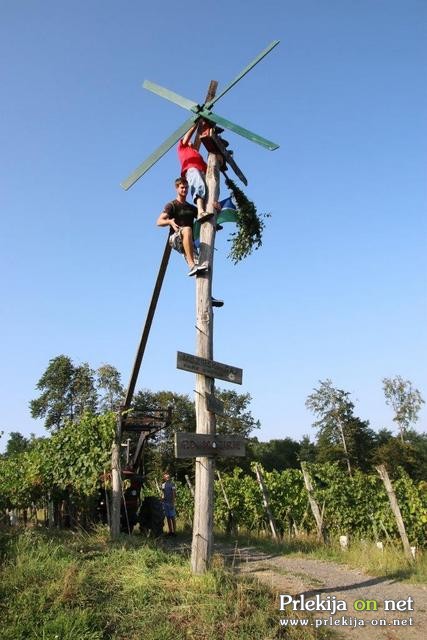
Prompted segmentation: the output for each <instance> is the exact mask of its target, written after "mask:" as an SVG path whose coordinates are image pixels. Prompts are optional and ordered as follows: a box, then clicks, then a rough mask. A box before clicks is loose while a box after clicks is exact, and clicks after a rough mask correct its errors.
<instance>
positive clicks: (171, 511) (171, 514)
mask: <svg viewBox="0 0 427 640" xmlns="http://www.w3.org/2000/svg"><path fill="white" fill-rule="evenodd" d="M163 511H164V512H165V516H166V518H176V511H175V507H174V506H173V504H169V503H168V502H164V503H163Z"/></svg>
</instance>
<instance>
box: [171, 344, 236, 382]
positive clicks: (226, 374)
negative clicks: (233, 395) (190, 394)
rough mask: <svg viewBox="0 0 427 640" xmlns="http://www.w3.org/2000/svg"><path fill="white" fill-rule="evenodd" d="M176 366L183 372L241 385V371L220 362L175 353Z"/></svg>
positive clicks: (188, 354) (179, 352) (180, 352)
mask: <svg viewBox="0 0 427 640" xmlns="http://www.w3.org/2000/svg"><path fill="white" fill-rule="evenodd" d="M176 366H177V368H178V369H183V370H184V371H191V372H192V373H199V374H202V375H205V376H208V377H209V378H219V379H220V380H226V381H227V382H234V383H235V384H242V377H243V370H242V369H238V368H237V367H232V366H230V365H228V364H223V363H222V362H216V361H215V360H208V359H207V358H200V357H199V356H193V355H191V354H190V353H183V352H182V351H178V352H177V358H176Z"/></svg>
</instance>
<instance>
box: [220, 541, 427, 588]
mask: <svg viewBox="0 0 427 640" xmlns="http://www.w3.org/2000/svg"><path fill="white" fill-rule="evenodd" d="M215 539H216V540H222V541H223V542H228V543H231V544H233V542H234V541H235V540H230V538H226V537H225V536H224V535H221V534H218V535H216V538H215ZM238 541H239V544H242V545H253V546H255V547H258V548H259V549H262V550H264V551H267V552H273V553H282V554H283V555H296V556H301V557H305V558H307V557H308V558H313V559H318V560H326V561H328V560H329V561H332V562H338V563H341V564H344V565H347V566H349V567H353V568H356V569H361V570H362V571H364V572H365V573H370V574H372V575H375V576H390V577H393V578H395V579H398V580H402V581H405V582H410V583H422V584H426V583H427V553H426V552H425V551H424V552H423V551H419V552H418V554H417V558H416V560H415V562H414V563H412V564H409V563H408V562H407V560H406V558H405V556H404V554H403V551H402V548H401V546H400V545H399V544H398V543H396V544H395V545H393V544H391V543H389V544H387V545H385V546H384V550H383V551H380V550H379V549H377V547H376V546H375V544H374V543H373V542H371V541H366V542H363V541H359V540H355V541H353V542H352V543H351V544H350V546H349V548H348V549H347V550H345V551H344V550H342V549H341V548H340V546H339V544H338V543H329V544H321V543H319V542H317V541H316V540H315V539H314V538H307V537H304V538H289V539H286V540H283V541H281V542H278V543H275V542H274V541H273V540H271V538H260V537H256V536H251V535H243V534H242V535H239V536H238Z"/></svg>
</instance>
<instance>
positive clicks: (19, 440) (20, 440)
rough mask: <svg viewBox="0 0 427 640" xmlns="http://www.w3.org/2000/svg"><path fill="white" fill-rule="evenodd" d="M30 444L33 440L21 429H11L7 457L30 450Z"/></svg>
mask: <svg viewBox="0 0 427 640" xmlns="http://www.w3.org/2000/svg"><path fill="white" fill-rule="evenodd" d="M30 446H31V440H30V439H29V438H26V437H25V436H23V435H22V433H19V431H11V432H10V434H9V440H8V441H7V444H6V451H5V455H6V456H7V457H9V456H15V455H17V454H19V453H23V452H24V451H28V449H29V448H30Z"/></svg>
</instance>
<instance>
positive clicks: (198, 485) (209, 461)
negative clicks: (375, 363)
mask: <svg viewBox="0 0 427 640" xmlns="http://www.w3.org/2000/svg"><path fill="white" fill-rule="evenodd" d="M278 44H279V41H278V40H275V41H273V42H272V43H271V44H270V45H269V46H268V47H266V49H264V50H263V51H262V52H261V53H260V54H259V55H258V56H257V57H256V58H255V59H254V60H253V61H252V62H251V63H250V64H249V65H248V66H247V67H245V68H244V69H243V70H242V71H241V72H240V73H239V74H238V75H237V76H236V78H234V80H232V81H231V82H230V83H229V84H228V85H226V86H225V87H224V88H223V89H222V90H221V91H220V92H219V94H216V89H217V83H216V81H212V82H211V83H210V85H209V89H208V93H207V96H206V99H205V102H204V103H203V104H198V103H196V102H194V101H193V100H189V99H188V98H185V97H183V96H181V95H179V94H177V93H175V92H174V91H171V90H169V89H166V88H164V87H161V86H160V85H158V84H155V83H154V82H150V81H148V80H146V81H145V82H144V84H143V86H144V88H145V89H148V90H149V91H152V92H153V93H155V94H157V95H159V96H161V97H162V98H165V99H166V100H169V101H171V102H173V103H174V104H177V105H178V106H180V107H182V108H183V109H186V110H187V111H190V113H191V115H190V117H189V118H188V119H187V120H186V121H185V122H184V123H183V124H182V125H181V126H180V127H179V128H178V129H177V130H176V131H174V132H173V133H172V134H171V135H170V136H169V137H168V138H167V139H166V140H165V141H164V142H163V143H162V144H161V145H160V147H158V148H157V149H156V150H155V151H154V152H153V153H152V154H151V155H150V156H149V157H148V158H147V159H146V160H145V161H144V162H143V163H142V164H141V165H139V167H137V168H136V169H135V170H134V171H133V173H132V174H131V175H130V176H129V177H128V178H126V180H124V181H123V182H122V187H123V188H124V189H125V190H127V189H129V188H130V187H131V186H132V185H134V184H135V182H136V181H137V180H139V179H140V178H141V177H142V176H143V175H144V174H145V173H146V172H147V171H148V170H149V169H150V168H151V167H152V166H153V165H154V164H155V163H156V162H157V161H158V160H160V158H161V157H162V156H163V155H164V154H165V153H167V151H168V150H169V149H171V148H172V147H173V146H174V145H175V144H176V143H177V142H178V141H179V140H180V139H181V138H182V137H183V136H184V135H185V134H186V133H187V132H188V131H189V130H190V129H191V128H192V127H193V125H194V123H196V122H198V123H199V131H198V135H199V136H200V140H201V141H202V142H203V143H204V145H205V146H207V148H208V150H209V155H208V162H207V172H206V187H207V196H206V199H205V210H206V212H207V213H211V214H214V213H215V208H214V204H215V203H216V202H217V201H219V176H220V171H221V170H225V167H226V165H227V164H228V165H229V166H230V168H231V169H232V170H233V171H234V172H235V173H236V175H237V176H238V177H239V179H240V180H242V182H243V183H244V184H247V180H246V178H245V176H244V174H243V172H242V171H241V169H240V168H239V167H238V165H237V164H236V162H235V160H234V157H233V156H232V152H230V150H229V149H228V148H227V147H228V144H227V143H226V141H224V140H223V139H222V138H221V137H220V135H219V133H221V132H222V130H223V129H228V130H230V131H232V132H234V133H237V134H238V135H241V136H243V137H245V138H247V139H249V140H251V141H252V142H255V143H257V144H259V145H261V146H262V147H264V148H266V149H269V150H274V149H277V148H278V145H277V144H276V143H274V142H272V141H271V140H267V139H266V138H263V137H261V136H259V135H258V134H256V133H253V132H252V131H249V130H248V129H245V128H243V127H241V126H240V125H237V124H235V123H234V122H231V121H230V120H227V119H226V118H223V117H222V116H219V115H218V114H216V113H214V112H213V111H212V108H213V106H214V105H215V104H216V102H217V101H218V100H219V99H220V98H222V97H223V96H224V95H225V94H226V93H227V92H228V91H230V89H232V88H233V87H234V86H235V85H236V84H237V83H238V82H239V81H240V80H241V79H242V78H243V77H244V76H245V75H246V74H247V73H248V72H249V71H250V70H251V69H252V68H253V67H254V66H255V65H256V64H258V62H260V61H261V60H262V59H263V58H264V57H265V56H266V55H267V54H268V53H270V51H271V50H272V49H274V47H276V46H277V45H278ZM217 125H219V127H221V130H215V127H216V126H217ZM215 233H216V222H215V217H214V215H212V217H211V218H210V219H209V220H207V221H206V222H204V223H203V224H202V225H201V231H200V262H201V263H202V262H204V261H207V262H208V264H209V270H208V271H207V272H203V273H198V274H197V275H196V356H195V357H194V356H190V355H189V354H181V363H182V364H186V365H187V368H186V369H185V370H191V371H195V369H194V367H195V366H196V365H197V366H198V370H196V395H195V405H196V424H197V433H198V434H204V435H208V436H211V437H215V435H216V434H215V431H216V418H215V416H216V413H215V401H214V400H212V399H213V398H215V393H214V379H215V377H219V378H221V379H226V380H227V381H228V382H236V383H238V384H241V373H242V372H241V370H240V369H237V368H236V367H233V368H231V367H227V365H222V363H217V362H215V361H214V360H213V311H212V277H213V258H214V245H215ZM190 361H191V362H190ZM189 363H190V364H189ZM207 365H209V367H210V368H209V370H208V369H207ZM189 366H193V369H189V368H188V367H189ZM182 368H184V366H183V367H182ZM220 369H221V370H222V371H223V373H224V375H226V376H227V377H226V378H224V376H222V377H221V375H219V374H218V372H219V370H220ZM239 378H240V381H239ZM132 381H133V378H132V379H131V382H132ZM130 390H131V392H132V393H133V389H132V386H131V385H130ZM129 395H130V394H129V391H128V396H127V398H129ZM120 428H121V419H120V416H119V419H118V426H117V439H118V438H119V434H120ZM115 459H116V458H115V457H114V452H113V462H114V460H115ZM214 470H215V457H214V456H213V455H210V456H209V455H208V456H206V455H204V456H199V457H197V458H196V480H195V511H194V526H193V545H192V557H191V564H192V569H193V572H195V573H203V572H204V571H205V570H206V569H207V567H208V565H209V561H210V557H211V550H212V529H213V484H214ZM116 517H117V514H116Z"/></svg>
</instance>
